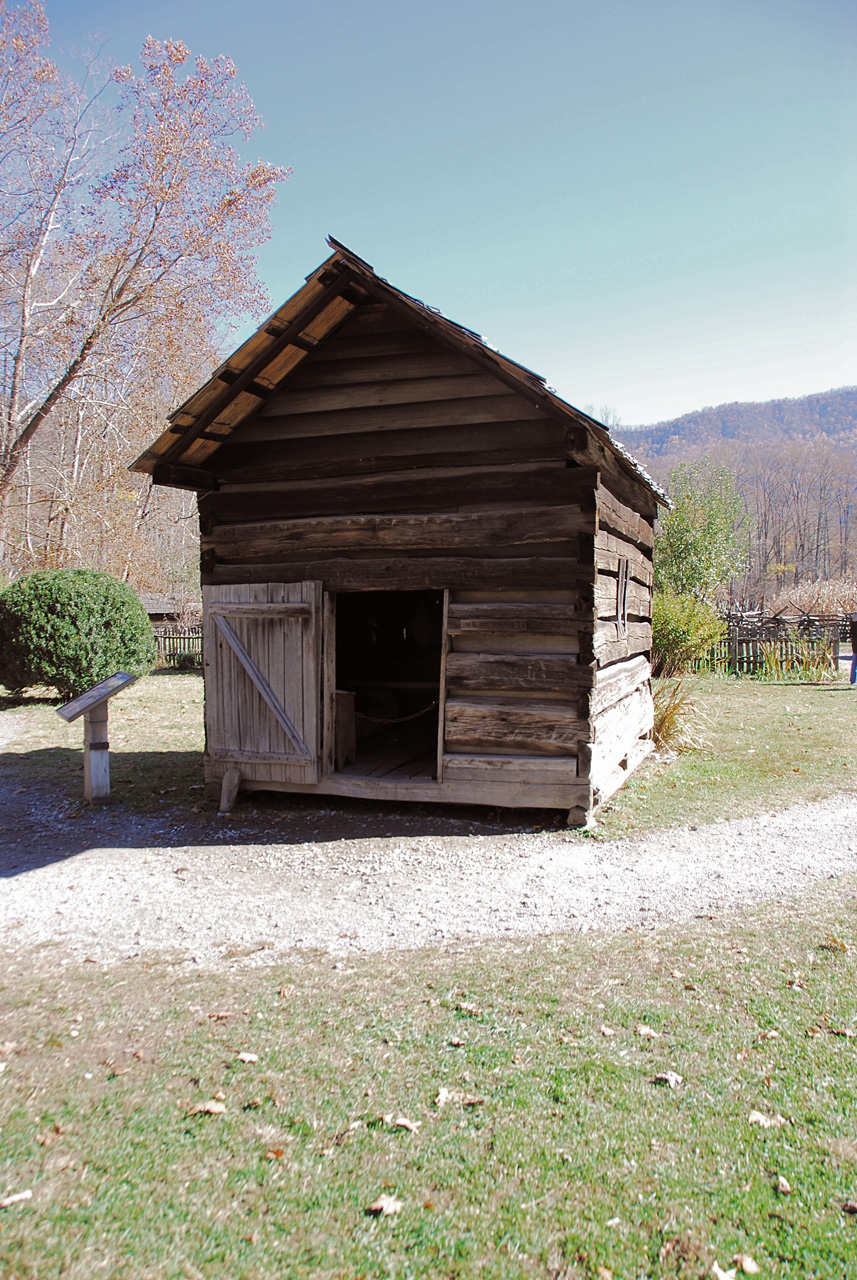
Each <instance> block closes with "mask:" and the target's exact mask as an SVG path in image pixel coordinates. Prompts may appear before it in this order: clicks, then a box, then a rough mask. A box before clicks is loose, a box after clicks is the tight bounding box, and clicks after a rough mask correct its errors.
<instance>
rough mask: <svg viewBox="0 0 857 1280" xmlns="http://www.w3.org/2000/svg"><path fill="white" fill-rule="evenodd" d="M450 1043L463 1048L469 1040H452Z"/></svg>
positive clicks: (457, 1047)
mask: <svg viewBox="0 0 857 1280" xmlns="http://www.w3.org/2000/svg"><path fill="white" fill-rule="evenodd" d="M449 1043H450V1045H451V1047H452V1048H453V1049H463V1048H464V1046H465V1045H466V1043H467V1041H466V1040H450V1042H449Z"/></svg>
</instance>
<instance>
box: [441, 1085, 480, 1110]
mask: <svg viewBox="0 0 857 1280" xmlns="http://www.w3.org/2000/svg"><path fill="white" fill-rule="evenodd" d="M484 1101H485V1099H484V1098H477V1097H474V1095H473V1094H472V1093H463V1092H462V1090H461V1089H447V1088H446V1087H441V1088H440V1089H438V1092H437V1097H436V1098H435V1100H434V1105H435V1106H436V1107H443V1106H445V1105H446V1103H447V1102H457V1103H458V1105H459V1106H460V1107H478V1106H480V1105H481V1104H482V1103H483V1102H484Z"/></svg>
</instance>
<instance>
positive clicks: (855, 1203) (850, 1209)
mask: <svg viewBox="0 0 857 1280" xmlns="http://www.w3.org/2000/svg"><path fill="white" fill-rule="evenodd" d="M842 1212H843V1213H857V1200H846V1201H845V1203H844V1205H843V1206H842Z"/></svg>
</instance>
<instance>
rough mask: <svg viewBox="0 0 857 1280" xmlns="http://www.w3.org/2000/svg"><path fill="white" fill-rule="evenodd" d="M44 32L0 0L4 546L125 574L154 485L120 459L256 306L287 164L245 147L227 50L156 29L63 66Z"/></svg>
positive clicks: (247, 116)
mask: <svg viewBox="0 0 857 1280" xmlns="http://www.w3.org/2000/svg"><path fill="white" fill-rule="evenodd" d="M48 39H49V32H48V25H47V21H46V18H45V14H44V10H43V8H42V5H41V3H40V0H28V3H25V4H23V5H22V6H20V7H13V6H11V5H9V4H8V3H7V2H6V0H0V166H1V167H2V175H3V176H2V178H0V316H2V320H0V326H2V328H0V340H2V346H3V351H2V357H3V358H2V417H0V512H2V528H0V536H2V539H3V542H2V550H0V555H2V557H3V560H4V561H5V564H6V566H7V573H8V572H10V571H11V572H12V573H14V572H16V571H17V572H19V571H20V570H21V569H23V568H36V567H41V566H42V565H43V564H48V565H51V566H53V565H56V564H63V563H75V564H79V563H92V561H93V558H94V559H95V560H98V561H100V563H98V565H97V567H102V568H109V569H110V570H111V571H112V572H117V571H120V570H122V573H121V576H126V577H127V576H129V574H130V575H131V576H134V574H133V568H134V566H135V564H136V565H137V567H139V566H140V564H141V562H142V561H145V560H146V556H145V555H143V556H142V557H141V556H140V555H139V554H135V551H134V548H135V544H137V543H140V542H146V538H145V537H143V534H144V532H145V533H148V529H145V528H144V526H146V522H147V521H148V522H149V525H150V526H151V525H152V523H153V520H152V518H153V513H155V512H156V510H157V509H158V507H159V499H158V498H157V497H154V496H153V495H152V493H151V492H150V490H149V482H148V481H144V480H138V479H137V478H132V477H130V476H128V475H127V473H126V471H125V468H126V467H127V464H128V461H129V460H130V459H131V458H133V456H135V453H136V452H137V451H138V446H139V444H140V439H141V436H142V437H143V439H144V442H145V439H147V438H150V437H151V436H155V435H157V434H158V432H159V431H160V430H161V428H162V422H163V414H164V412H165V410H166V409H167V408H168V407H169V405H170V403H175V402H176V401H178V400H181V399H182V398H183V396H184V395H185V394H187V392H188V391H189V390H191V389H192V387H193V386H194V385H195V384H196V382H197V381H198V380H199V378H200V376H201V374H202V373H203V371H204V369H205V368H206V366H209V367H210V364H211V363H212V362H215V363H216V361H217V358H218V349H219V348H220V346H221V344H222V342H223V339H224V337H225V330H226V329H227V328H228V325H229V323H230V322H234V320H235V319H236V318H237V317H238V316H240V315H242V314H244V315H246V314H251V315H258V314H259V312H260V311H261V310H262V309H263V308H264V307H265V306H266V303H267V298H266V296H265V292H264V289H263V288H262V286H261V283H260V281H259V278H258V275H257V270H256V260H255V250H256V249H257V247H258V246H259V245H260V244H261V243H263V242H264V240H266V239H267V238H268V235H269V230H270V223H269V218H270V210H271V206H272V202H273V200H274V197H275V192H276V188H277V185H278V184H279V183H280V182H282V181H283V180H285V179H286V178H287V177H288V171H287V170H284V169H281V168H278V167H276V166H274V165H271V164H268V163H266V162H265V161H262V160H260V161H257V162H255V163H247V162H246V161H245V160H243V159H242V157H241V155H240V153H239V150H238V147H239V145H240V143H241V142H242V141H244V140H246V139H248V138H249V137H250V135H251V134H252V133H253V131H254V130H255V129H256V128H257V127H258V125H259V123H260V122H259V119H258V117H257V115H256V112H255V110H254V108H253V104H252V102H251V101H250V98H249V96H248V94H247V91H246V89H245V88H244V86H243V85H242V84H240V82H239V81H238V80H237V77H236V70H235V67H234V65H233V64H232V62H231V61H230V60H229V59H228V58H226V57H218V58H215V59H214V60H213V61H206V60H205V59H203V58H196V59H195V60H191V55H190V52H189V50H188V49H187V48H186V47H185V45H184V44H182V43H181V42H179V41H170V40H167V41H163V42H161V41H158V40H155V39H152V38H151V37H150V38H149V39H147V40H146V42H145V44H144V45H143V49H142V52H141V58H140V60H141V68H140V70H139V71H135V70H133V69H132V68H131V67H122V68H119V69H116V70H113V71H112V72H111V73H109V74H108V75H106V76H103V77H101V79H100V80H99V78H98V75H97V73H96V71H95V68H94V67H93V66H91V65H90V66H88V67H85V68H84V69H83V72H82V74H81V75H80V77H79V78H78V79H77V80H73V79H69V78H68V77H65V76H63V75H62V74H61V73H60V71H59V69H58V67H57V66H56V64H55V63H54V62H53V61H52V60H51V59H50V57H49V56H47V53H46V49H47V44H48ZM105 497H108V498H109V502H108V504H107V506H108V507H109V508H110V510H108V509H107V507H106V506H105V503H104V499H105ZM169 501H178V502H179V503H181V499H180V498H179V499H172V498H170V499H169ZM81 503H82V509H81V510H75V504H77V506H78V507H80V506H81ZM160 505H161V506H163V503H161V504H160ZM187 514H188V513H187V511H186V510H184V509H182V511H181V514H180V516H179V517H177V518H179V519H184V521H185V524H186V523H187V520H186V517H187ZM87 522H90V523H91V526H92V527H91V529H88V528H87ZM155 523H156V522H155ZM70 529H71V532H69V531H70ZM183 532H184V533H185V535H186V530H185V531H183ZM90 535H92V536H94V537H95V539H96V542H97V543H98V549H97V550H95V549H94V544H92V537H91V536H90ZM157 542H158V539H157V537H156V538H155V544H157ZM149 543H151V539H149V540H148V542H147V546H148V545H149ZM150 549H151V548H150ZM117 552H118V560H117V554H116V553H117ZM158 555H159V552H158V551H157V550H153V554H152V555H151V556H150V557H149V559H150V560H152V568H154V566H155V563H156V562H157V560H158ZM144 576H145V575H144ZM150 576H152V575H150ZM152 585H154V584H152ZM159 585H160V584H159Z"/></svg>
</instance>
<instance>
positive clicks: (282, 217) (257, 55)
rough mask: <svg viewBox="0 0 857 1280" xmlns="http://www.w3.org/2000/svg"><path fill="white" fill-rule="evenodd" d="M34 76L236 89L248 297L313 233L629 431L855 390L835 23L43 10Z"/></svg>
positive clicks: (620, 13)
mask: <svg viewBox="0 0 857 1280" xmlns="http://www.w3.org/2000/svg"><path fill="white" fill-rule="evenodd" d="M46 9H47V14H48V17H49V20H50V22H51V28H52V35H53V46H54V50H55V51H59V50H70V49H72V48H73V47H74V46H79V45H82V44H84V43H85V42H86V40H87V38H88V37H89V36H91V35H93V34H95V33H98V34H99V35H100V37H101V39H102V40H104V41H105V42H106V53H107V56H108V57H109V58H111V59H112V60H114V61H115V62H117V63H124V62H133V61H134V59H135V57H136V54H137V53H138V52H139V49H140V46H141V44H142V42H143V39H144V38H145V37H146V35H149V34H151V35H153V36H156V37H157V38H159V39H164V38H168V37H169V38H180V39H183V40H184V41H185V42H186V43H187V44H188V45H189V46H190V47H191V49H192V50H193V52H194V53H202V54H204V55H206V56H214V55H216V54H218V53H227V54H229V56H230V57H232V58H233V60H234V61H235V62H236V63H237V65H238V69H239V73H240V75H241V78H242V79H243V80H244V82H245V83H246V85H247V88H248V90H249V92H250V95H251V97H252V98H253V100H254V102H255V104H256V106H257V108H258V110H259V112H260V114H261V115H262V117H263V118H264V119H265V121H266V122H267V128H266V129H265V131H264V132H263V133H261V134H259V135H257V137H256V139H255V140H254V142H253V144H252V148H251V149H252V150H253V151H254V152H255V154H261V155H263V156H264V157H265V158H266V159H269V160H271V161H274V162H276V163H280V164H286V165H291V166H292V167H293V169H294V176H293V178H292V179H291V181H290V182H289V183H288V184H287V185H286V186H285V187H284V188H283V189H282V193H281V197H280V202H279V207H278V208H277V210H276V212H275V215H274V234H273V238H272V240H271V242H270V243H269V244H268V245H267V246H265V248H264V249H263V251H262V253H261V257H260V269H261V274H262V276H263V278H264V280H265V282H266V283H267V285H268V288H269V289H270V292H271V295H272V300H273V302H274V303H275V304H276V303H279V302H281V301H282V300H283V299H284V298H285V297H287V296H288V295H289V294H290V293H292V292H293V291H294V289H295V288H296V287H297V286H298V285H299V284H300V283H301V281H302V280H303V277H304V276H305V275H307V274H308V272H309V271H311V270H312V269H313V268H314V267H315V266H316V265H317V264H318V263H319V262H320V261H321V260H322V259H323V258H324V257H325V256H326V253H327V250H326V247H325V244H324V237H325V236H326V235H327V233H328V232H329V233H332V234H333V235H335V236H336V237H337V238H338V239H340V240H342V241H344V242H345V243H346V244H347V245H349V247H350V248H352V249H354V250H355V252H357V253H358V254H360V255H361V257H363V258H366V259H367V260H368V261H369V262H371V263H372V264H373V266H374V267H375V269H376V270H377V271H378V272H379V273H380V274H381V275H384V276H386V277H387V278H388V279H390V280H391V281H392V282H393V283H394V284H396V285H398V286H399V287H400V288H403V289H405V290H407V291H408V292H409V293H412V294H415V295H416V296H417V297H420V298H422V299H424V300H425V301H426V302H429V303H431V304H432V305H433V306H437V307H439V308H440V309H441V310H442V311H443V312H444V313H445V314H447V315H449V316H451V317H452V318H453V319H455V320H458V321H460V322H461V323H463V324H466V325H467V326H468V327H470V328H473V329H476V330H477V331H478V332H480V333H482V334H483V335H484V336H485V338H486V339H487V341H489V342H490V343H492V345H494V346H496V347H499V348H500V350H502V351H504V352H505V353H506V354H507V355H510V356H512V357H513V358H514V359H516V360H520V361H521V362H523V363H524V364H527V365H529V366H530V367H532V368H534V369H536V370H537V371H538V372H539V373H541V374H544V375H545V377H546V378H547V381H548V383H549V384H550V385H551V386H553V387H555V388H556V390H557V391H559V393H560V394H561V395H563V396H565V398H566V399H568V400H570V401H571V402H572V403H573V404H577V405H581V406H582V405H585V404H591V405H595V406H596V407H598V408H600V407H601V406H604V405H606V406H610V407H611V408H612V409H614V410H615V411H616V412H617V413H618V414H619V416H620V417H621V419H622V420H623V421H624V422H625V423H628V424H635V423H645V422H654V421H657V420H659V419H663V418H666V417H672V416H674V415H676V414H679V413H684V412H688V411H690V410H692V409H697V408H701V407H702V406H704V405H710V404H719V403H721V402H723V401H729V400H745V399H746V400H764V399H769V398H772V397H775V396H795V395H805V394H809V393H811V392H814V391H823V390H826V389H827V388H829V387H834V386H842V385H850V384H854V383H857V349H855V342H854V338H855V319H857V306H855V284H857V219H855V213H854V210H855V207H857V200H855V196H857V189H855V188H857V165H855V154H854V141H855V124H857V76H855V71H857V66H855V63H857V57H855V52H857V5H855V4H854V2H853V0H565V2H564V3H562V2H560V0H527V2H526V3H521V2H520V0H518V2H517V3H515V2H513V0H396V2H394V0H300V3H298V2H296V0H255V2H254V3H253V4H243V5H241V4H237V3H235V0H170V2H169V3H167V2H165V0H155V2H151V3H143V4H133V5H132V4H127V3H122V0H119V2H118V3H117V0H111V3H106V2H104V0H46Z"/></svg>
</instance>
